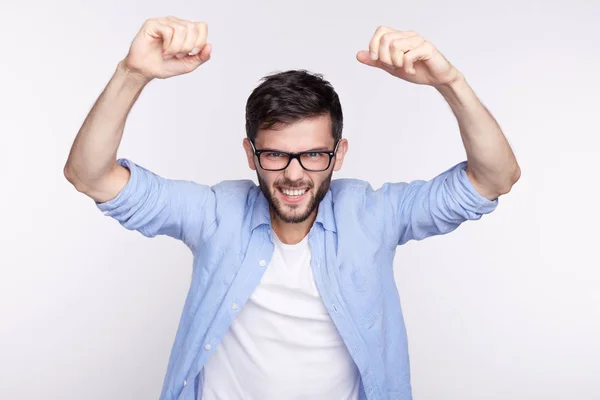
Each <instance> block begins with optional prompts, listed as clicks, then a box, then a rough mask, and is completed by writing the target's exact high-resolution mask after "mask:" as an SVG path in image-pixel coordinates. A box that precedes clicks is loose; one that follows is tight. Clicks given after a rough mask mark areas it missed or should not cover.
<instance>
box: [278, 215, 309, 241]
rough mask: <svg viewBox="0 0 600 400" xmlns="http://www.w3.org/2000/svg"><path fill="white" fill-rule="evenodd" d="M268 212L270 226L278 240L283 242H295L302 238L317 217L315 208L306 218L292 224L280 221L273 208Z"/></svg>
mask: <svg viewBox="0 0 600 400" xmlns="http://www.w3.org/2000/svg"><path fill="white" fill-rule="evenodd" d="M270 212H271V227H272V228H273V231H274V232H275V234H276V235H277V237H278V238H279V240H281V241H282V242H283V243H285V244H296V243H299V242H300V241H301V240H302V239H304V237H305V236H306V235H308V232H309V231H310V228H312V226H313V224H314V222H315V219H316V218H317V210H314V211H313V212H312V213H311V214H310V216H309V217H308V218H307V219H306V220H304V221H302V222H298V223H295V224H292V223H289V222H284V221H282V220H281V219H280V218H278V217H277V216H276V215H275V213H274V212H273V210H270Z"/></svg>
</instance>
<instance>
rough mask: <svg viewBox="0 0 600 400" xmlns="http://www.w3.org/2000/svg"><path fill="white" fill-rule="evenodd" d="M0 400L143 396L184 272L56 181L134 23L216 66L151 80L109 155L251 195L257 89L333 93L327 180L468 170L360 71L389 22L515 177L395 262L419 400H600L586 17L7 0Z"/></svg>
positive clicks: (155, 383) (593, 43)
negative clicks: (455, 85) (508, 160)
mask: <svg viewBox="0 0 600 400" xmlns="http://www.w3.org/2000/svg"><path fill="white" fill-rule="evenodd" d="M1 4H2V5H1V9H0V14H1V15H2V18H1V20H2V22H1V23H0V33H1V37H2V54H1V55H0V58H1V60H2V62H1V63H0V74H1V75H0V76H1V77H2V84H1V85H0V113H1V118H0V173H1V181H2V189H1V190H2V192H1V195H0V210H1V212H2V218H1V221H2V222H1V224H2V225H1V226H2V229H1V230H0V247H1V251H0V266H1V269H0V398H3V399H9V398H10V399H83V398H85V399H151V398H157V397H158V395H159V393H160V387H161V384H162V379H163V377H164V373H165V370H166V366H167V359H168V355H169V352H170V349H171V344H172V342H173V339H174V335H175V330H176V327H177V323H178V320H179V317H180V313H181V309H182V306H183V301H184V298H185V295H186V292H187V289H188V284H189V281H190V272H191V261H192V258H191V254H190V252H189V251H188V250H187V248H186V247H185V246H184V245H183V244H181V243H179V242H176V241H174V240H172V239H170V238H166V237H159V238H155V239H147V238H144V237H143V236H142V235H140V234H138V233H136V232H130V231H127V230H125V229H124V228H122V227H121V226H119V225H118V224H117V223H116V222H114V221H113V220H110V219H109V218H107V217H104V216H103V215H102V213H101V212H99V211H98V210H97V209H96V208H95V206H94V203H93V202H92V201H91V200H90V199H88V198H86V197H85V196H83V195H81V194H78V193H77V192H76V191H75V190H74V189H73V188H72V187H71V186H70V185H69V184H68V182H67V181H66V180H65V179H64V177H63V174H62V168H63V165H64V162H65V160H66V157H67V154H68V151H69V148H70V145H71V143H72V140H73V138H74V137H75V134H76V133H77V131H78V129H79V127H80V126H81V124H82V122H83V119H84V118H85V116H86V114H87V113H88V111H89V109H90V107H91V106H92V104H93V102H94V101H95V100H96V98H97V97H98V95H99V94H100V92H101V91H102V89H103V88H104V86H105V84H106V83H107V82H108V80H109V78H110V77H111V75H112V73H113V71H114V68H115V67H116V65H117V62H118V61H119V60H121V59H122V58H123V57H124V56H125V55H126V52H127V50H128V48H129V44H130V43H131V40H132V39H133V37H134V36H135V34H136V33H137V31H138V29H139V27H140V26H141V24H142V23H143V22H144V20H145V19H146V18H150V17H157V16H167V15H176V16H178V17H181V18H184V19H189V20H202V21H206V22H208V24H209V41H210V42H211V43H213V46H214V47H213V57H212V60H211V61H210V62H209V63H208V64H206V65H204V66H202V67H200V68H199V69H198V70H196V71H195V72H194V73H192V74H189V75H185V76H180V77H176V78H173V79H169V80H165V81H154V82H152V83H151V84H150V85H149V86H148V88H147V89H146V90H145V92H144V93H143V94H142V96H141V98H140V99H139V102H138V103H137V104H136V106H135V107H134V109H133V112H132V114H131V116H130V118H129V120H128V123H127V126H126V130H125V136H124V140H123V143H122V146H121V150H120V153H119V156H122V157H128V158H131V159H133V160H134V161H135V162H137V163H139V164H141V165H143V166H145V167H147V168H149V169H151V170H153V171H154V172H156V173H158V174H160V175H162V176H166V177H171V178H179V179H192V180H196V181H199V182H202V183H207V184H212V183H216V182H218V181H220V180H223V179H236V178H251V179H254V178H255V175H254V173H253V172H252V171H250V170H249V169H248V168H247V164H246V161H245V157H244V154H243V150H242V147H241V141H242V138H243V137H244V134H245V133H244V106H245V101H246V98H247V96H248V95H249V94H250V91H251V90H252V89H253V88H254V87H255V86H256V85H257V84H258V81H259V79H260V78H261V77H262V76H263V75H265V74H268V73H270V72H275V71H282V70H286V69H290V68H306V69H309V70H311V71H315V72H321V73H323V74H325V78H326V79H329V80H330V81H331V82H332V84H333V85H334V87H335V88H336V89H337V91H338V93H339V94H340V97H341V100H342V106H343V110H344V113H345V131H344V134H345V136H346V137H347V138H348V140H349V143H350V151H349V153H348V155H347V158H346V163H345V165H344V168H343V169H342V171H340V172H339V173H338V174H337V175H335V177H338V178H341V177H355V178H361V179H366V180H369V181H370V182H371V183H372V185H373V187H374V188H378V187H380V186H381V184H382V183H384V182H386V181H410V180H413V179H430V178H432V177H433V176H435V175H436V174H438V173H440V172H442V171H443V170H445V169H447V168H449V167H450V166H452V165H454V164H455V163H457V162H460V161H462V160H463V159H465V153H464V149H463V147H462V143H461V140H460V136H459V133H458V129H457V125H456V122H455V120H454V117H453V116H452V114H451V112H450V110H449V108H448V106H447V105H446V104H445V102H444V101H443V99H442V98H441V96H440V95H439V94H438V93H437V92H436V91H435V90H433V89H431V88H429V87H424V86H416V85H412V84H409V83H406V82H403V81H401V80H399V79H396V78H394V77H392V76H390V75H388V74H386V73H385V72H383V71H380V70H377V69H372V68H369V67H367V66H364V65H362V64H360V63H359V62H358V61H356V59H355V54H356V52H357V51H358V50H362V49H366V48H367V46H368V43H369V40H370V39H371V36H372V34H373V33H374V31H375V29H376V28H377V26H378V25H388V26H391V27H394V28H396V29H400V30H409V29H412V30H415V31H417V32H418V33H420V34H421V35H422V36H423V37H425V38H426V39H428V40H430V41H431V42H432V43H434V44H435V45H436V46H437V47H438V48H439V49H440V50H441V51H442V53H443V54H444V55H446V56H447V57H448V58H449V60H450V61H451V62H452V63H454V64H455V65H456V66H457V67H458V68H459V69H460V70H461V71H462V72H463V73H464V74H465V75H466V77H467V79H468V81H469V83H470V84H471V85H472V86H473V87H474V89H475V91H476V92H477V94H478V95H479V96H480V97H481V98H482V100H483V102H484V103H485V104H486V105H487V106H488V107H489V108H490V110H491V111H492V112H493V114H494V115H495V116H496V118H497V119H498V120H499V122H500V124H501V126H502V127H503V129H504V131H505V133H506V135H507V137H508V139H509V141H510V143H511V145H512V146H513V148H514V151H515V153H516V155H517V158H518V160H519V162H520V165H521V168H522V177H521V180H520V181H519V182H518V184H517V185H516V186H515V187H514V188H513V190H512V192H511V193H510V194H509V195H507V196H504V197H503V198H501V199H500V205H499V207H498V209H497V210H496V211H495V212H494V213H493V214H491V215H488V216H484V217H483V218H482V219H481V220H480V221H477V222H468V223H465V224H464V225H462V226H461V227H460V228H459V229H458V230H457V231H455V232H453V233H451V234H449V235H445V236H438V237H435V238H430V239H428V240H425V241H422V242H411V243H409V244H407V245H406V246H403V247H401V248H399V249H398V253H397V258H396V263H395V272H396V277H397V282H398V287H399V289H400V293H401V298H402V305H403V308H404V311H405V318H406V324H407V328H408V334H409V345H410V354H411V366H412V382H413V388H414V397H415V399H417V400H429V399H451V400H465V399H490V400H496V399H497V400H500V399H502V400H505V399H518V400H525V399H544V400H549V399H578V400H591V399H599V398H600V378H599V375H600V307H599V305H600V292H599V287H600V272H599V266H600V262H599V256H598V246H599V245H598V236H599V235H598V228H599V226H600V218H599V217H598V205H597V203H598V195H599V194H600V192H599V190H598V156H599V155H600V154H599V151H598V146H599V145H600V140H599V139H598V134H599V133H600V129H599V123H598V116H599V114H600V110H599V106H600V101H599V99H598V92H599V89H600V78H599V72H598V71H600V54H599V53H600V50H599V49H600V44H599V43H598V42H599V38H600V29H599V28H598V20H599V17H600V3H598V2H597V1H591V0H589V1H581V0H577V1H568V2H567V1H550V2H541V1H536V2H522V1H515V0H509V1H503V2H489V1H488V2H480V1H453V2H446V1H441V0H432V1H419V2H402V1H370V2H367V1H350V2H349V1H323V0H321V1H312V0H310V1H301V2H300V1H294V2H292V1H248V2H242V1H239V2H233V1H212V2H207V1H204V2H199V1H182V0H177V1H171V2H166V1H158V0H147V1H144V2H138V1H135V2H134V1H133V0H127V1H123V0H120V1H116V0H109V1H91V0H85V1H81V0H80V1H77V2H76V1H74V0H72V1H65V0H61V1H54V2H47V1H40V0H34V1H31V2H9V1H7V0H3V1H2V3H1Z"/></svg>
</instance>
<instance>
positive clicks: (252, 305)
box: [202, 235, 360, 400]
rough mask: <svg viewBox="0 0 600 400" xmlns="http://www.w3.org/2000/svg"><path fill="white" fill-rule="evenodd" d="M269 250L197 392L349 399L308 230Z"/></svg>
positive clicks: (348, 364) (352, 383)
mask: <svg viewBox="0 0 600 400" xmlns="http://www.w3.org/2000/svg"><path fill="white" fill-rule="evenodd" d="M273 236H274V240H275V251H274V253H273V258H272V260H271V263H270V264H269V266H268V267H267V270H266V271H265V274H264V275H263V277H262V279H261V282H260V284H259V286H258V287H257V288H256V289H255V290H254V292H253V293H252V295H251V296H250V298H249V300H248V302H247V303H246V305H245V306H244V308H243V309H242V310H241V311H240V313H239V314H238V315H237V317H236V318H235V320H234V321H233V323H232V325H231V328H230V329H229V331H228V332H227V334H226V335H225V337H224V338H223V341H222V342H221V343H220V344H219V345H218V346H217V348H216V349H215V351H214V352H213V354H212V355H211V357H210V358H209V360H208V361H207V363H206V365H205V366H204V369H203V371H202V373H203V375H202V379H203V391H202V399H203V400H217V399H219V400H237V399H243V400H288V399H298V400H299V399H311V400H318V399H323V400H325V399H327V400H338V399H339V400H356V399H358V395H359V386H360V376H359V374H358V370H357V368H356V365H355V364H354V361H353V360H352V358H351V357H350V354H349V353H348V350H347V348H346V346H345V345H344V342H343V341H342V338H341V337H340V335H339V333H338V331H337V329H336V327H335V326H334V324H333V321H332V320H331V318H330V317H329V314H328V313H327V310H326V309H325V306H324V305H323V302H322V300H321V296H320V295H319V292H318V290H317V287H316V284H315V281H314V278H313V273H312V269H311V266H310V257H311V252H310V247H309V245H308V236H307V237H305V238H304V239H303V240H302V241H301V242H300V243H298V244H295V245H288V244H284V243H282V242H281V241H280V240H278V239H277V237H276V235H273Z"/></svg>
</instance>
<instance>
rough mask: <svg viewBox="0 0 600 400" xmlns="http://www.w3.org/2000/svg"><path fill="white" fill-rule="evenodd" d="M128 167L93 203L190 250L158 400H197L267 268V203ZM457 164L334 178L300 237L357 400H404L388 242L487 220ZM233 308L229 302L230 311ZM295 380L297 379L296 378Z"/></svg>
mask: <svg viewBox="0 0 600 400" xmlns="http://www.w3.org/2000/svg"><path fill="white" fill-rule="evenodd" d="M119 163H120V164H121V165H123V166H125V167H126V168H128V169H129V170H130V171H131V177H130V179H129V182H128V183H127V185H126V186H125V187H124V188H123V190H122V191H121V192H120V193H119V194H118V195H117V197H116V198H114V199H113V200H110V201H108V202H106V203H101V204H97V205H98V207H99V208H100V210H102V211H103V212H104V213H105V214H106V215H109V216H111V217H113V218H115V219H116V220H118V221H119V222H120V223H121V224H122V225H123V226H124V227H125V228H127V229H131V230H137V231H139V232H141V233H142V234H143V235H145V236H148V237H154V236H156V235H169V236H171V237H174V238H176V239H180V240H182V241H183V242H184V243H185V244H186V245H187V246H188V247H189V248H190V250H191V251H192V252H193V259H194V261H193V273H192V280H191V284H190V290H189V292H188V295H187V298H186V301H185V305H184V309H183V313H182V316H181V320H180V323H179V328H178V330H177V335H176V337H175V343H174V344H173V348H172V351H171V355H170V358H169V365H168V368H167V373H166V376H165V380H164V383H163V389H162V393H161V396H160V398H161V400H171V399H184V400H196V399H197V398H199V395H198V393H202V388H201V387H200V384H201V382H200V379H199V377H200V375H199V373H200V371H201V370H202V368H203V366H204V365H205V363H206V361H207V359H208V357H210V355H211V354H212V352H213V351H214V350H215V348H216V347H217V346H218V345H219V342H220V341H221V339H222V338H223V336H224V335H225V333H226V332H227V331H228V329H229V326H230V325H231V322H232V321H233V319H234V318H235V317H236V315H237V313H239V312H240V310H241V309H242V308H243V306H244V304H245V303H246V301H247V300H248V298H249V297H250V294H251V293H252V292H253V290H254V289H255V288H256V286H257V285H258V283H259V282H260V279H261V277H262V275H263V273H264V271H265V268H266V266H268V265H269V262H270V260H271V256H272V254H273V249H274V245H273V235H274V233H273V231H272V229H271V224H270V214H269V204H268V201H267V199H266V198H265V197H264V195H263V194H262V192H261V190H260V188H259V187H258V186H257V185H256V184H255V183H254V182H253V181H251V180H236V181H224V182H221V183H219V184H216V185H214V186H206V185H201V184H198V183H195V182H190V181H182V180H172V179H165V178H162V177H160V176H157V175H156V174H154V173H152V172H150V171H148V170H146V169H144V168H143V167H141V166H138V165H136V164H135V163H133V162H131V161H129V160H126V159H120V160H119ZM466 165H467V163H466V161H463V162H461V163H459V164H456V165H455V166H453V167H452V168H450V169H448V170H446V171H444V172H443V173H441V174H439V175H438V176H436V177H435V178H433V179H431V180H429V181H424V180H416V181H412V182H408V183H407V182H399V183H386V184H384V185H383V186H382V187H381V188H380V189H378V190H373V189H372V187H371V186H370V185H369V184H368V183H367V182H364V181H360V180H355V179H336V180H333V181H332V182H331V188H330V190H329V191H328V192H327V194H326V196H325V198H324V199H323V201H322V202H321V203H320V205H319V209H318V213H317V218H316V220H315V223H314V224H313V226H312V228H311V230H310V232H309V234H308V240H309V245H310V248H311V253H312V258H311V267H312V270H313V274H314V277H315V282H316V285H317V288H318V290H319V293H320V294H321V297H322V299H323V303H324V304H325V307H326V308H327V311H328V312H329V315H330V316H331V318H332V320H333V322H334V324H335V326H336V327H337V329H338V331H339V333H340V335H341V337H342V339H343V341H344V343H345V344H346V346H347V348H348V351H349V353H350V355H351V356H352V359H353V360H354V362H355V363H356V366H357V367H358V370H359V372H360V376H361V388H360V392H361V393H360V398H361V399H369V400H371V399H396V400H409V399H412V395H411V385H410V369H409V356H408V346H407V338H406V329H405V326H404V320H403V316H402V310H401V307H400V298H399V296H398V290H397V288H396V284H395V281H394V271H393V260H394V255H395V252H396V248H397V246H398V245H402V244H404V243H406V242H407V241H409V240H421V239H424V238H426V237H428V236H432V235H440V234H445V233H448V232H451V231H453V230H454V229H456V228H457V227H458V226H459V225H460V224H461V223H462V222H464V221H466V220H477V219H480V218H481V216H482V215H483V214H486V213H490V212H492V211H493V210H494V209H495V208H496V207H497V205H498V199H495V200H493V201H491V200H488V199H487V198H485V197H483V196H482V195H481V194H479V193H478V192H477V191H476V190H475V188H474V187H473V185H472V184H471V181H470V180H469V178H468V176H467V174H466V172H465V167H466ZM234 304H235V305H234ZM298 379H302V378H301V377H298Z"/></svg>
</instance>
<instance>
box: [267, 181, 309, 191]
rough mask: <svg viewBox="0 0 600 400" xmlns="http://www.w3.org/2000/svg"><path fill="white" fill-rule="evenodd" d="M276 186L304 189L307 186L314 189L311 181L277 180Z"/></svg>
mask: <svg viewBox="0 0 600 400" xmlns="http://www.w3.org/2000/svg"><path fill="white" fill-rule="evenodd" d="M274 186H275V187H285V188H288V189H304V188H306V187H307V188H309V189H312V188H313V186H314V185H313V184H312V183H311V182H303V181H297V182H293V181H290V180H282V181H279V182H275V183H274Z"/></svg>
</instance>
